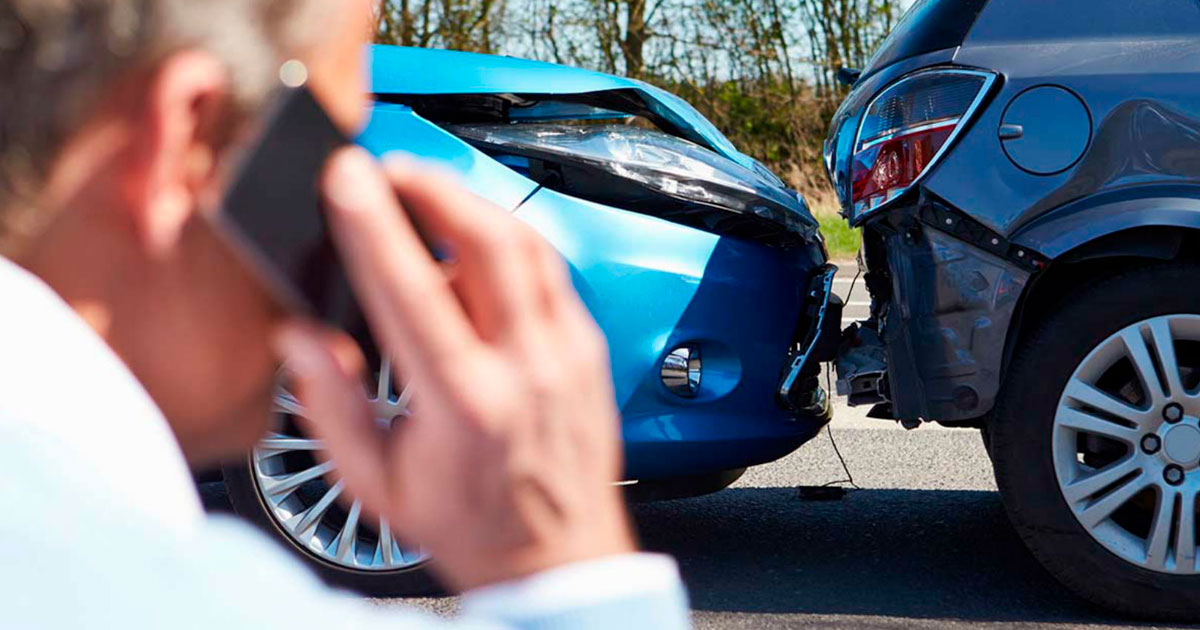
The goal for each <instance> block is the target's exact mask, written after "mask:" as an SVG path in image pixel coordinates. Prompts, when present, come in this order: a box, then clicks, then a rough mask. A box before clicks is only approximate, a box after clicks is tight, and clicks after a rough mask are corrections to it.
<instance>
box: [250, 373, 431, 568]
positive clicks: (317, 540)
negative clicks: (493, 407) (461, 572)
mask: <svg viewBox="0 0 1200 630" xmlns="http://www.w3.org/2000/svg"><path fill="white" fill-rule="evenodd" d="M391 367H392V366H391V362H390V361H387V360H384V361H382V362H381V364H380V368H379V371H378V372H377V373H376V374H375V378H373V379H372V383H371V385H373V387H372V391H371V393H370V394H369V396H368V398H369V401H370V404H371V409H372V411H373V412H374V415H375V418H376V419H377V421H378V422H379V423H380V424H382V425H386V426H390V424H391V423H392V422H394V421H396V420H397V419H400V418H403V417H406V416H408V414H409V408H408V407H409V391H408V388H407V387H405V388H403V389H402V390H401V391H399V392H397V391H395V389H396V388H395V386H394V384H393V378H392V373H391V372H392V370H391ZM273 413H274V416H275V418H274V423H275V424H274V429H273V430H272V431H271V432H270V433H269V434H268V435H267V437H265V438H264V439H263V440H262V441H261V442H259V444H258V446H257V447H256V448H255V449H254V451H253V453H252V455H251V468H252V469H253V477H254V482H255V486H256V488H257V490H258V494H259V496H260V498H261V499H262V502H263V505H264V506H265V507H266V508H267V512H268V514H269V515H270V517H271V519H272V520H273V521H274V523H275V525H276V526H277V527H278V528H279V530H280V531H281V532H283V534H284V535H285V536H287V537H288V538H289V539H290V540H291V541H292V542H293V543H294V544H296V545H297V546H298V547H300V548H301V549H304V550H305V551H306V552H308V553H309V554H311V555H313V556H315V557H316V558H318V559H319V560H321V561H323V562H326V563H329V564H332V565H334V566H337V567H339V568H342V569H349V570H354V571H367V572H394V571H406V570H409V569H414V568H416V567H418V566H420V565H422V564H424V562H425V561H426V560H427V559H428V556H427V555H426V554H425V553H424V552H422V551H420V550H413V549H406V548H404V547H403V546H401V545H400V544H399V543H398V542H397V541H396V540H395V538H394V537H393V536H392V532H391V529H390V528H389V527H388V524H387V521H386V520H384V519H379V520H378V521H377V522H376V521H375V520H374V519H371V521H372V522H368V521H367V519H366V517H365V515H364V514H363V513H362V503H361V502H360V501H358V500H351V501H347V500H346V497H343V494H344V493H345V492H346V488H345V484H344V482H343V481H341V480H337V479H336V476H337V465H336V463H335V462H333V461H332V460H328V459H326V458H324V457H322V452H323V450H324V447H323V445H322V444H321V441H320V440H316V439H312V438H310V437H308V436H306V435H305V434H304V432H303V431H302V430H301V429H300V427H299V425H298V423H297V420H298V419H300V418H303V417H304V413H305V411H304V406H303V405H301V404H300V402H299V401H298V400H297V399H296V397H295V396H294V395H292V393H291V392H290V391H289V390H288V388H287V386H286V383H284V382H283V381H282V380H281V382H280V385H279V386H278V389H277V391H276V395H275V404H274V410H273ZM331 479H332V480H333V481H332V482H331ZM339 499H342V500H341V501H339ZM347 505H348V507H347Z"/></svg>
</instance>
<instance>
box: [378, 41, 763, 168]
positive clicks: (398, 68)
mask: <svg viewBox="0 0 1200 630" xmlns="http://www.w3.org/2000/svg"><path fill="white" fill-rule="evenodd" d="M615 90H629V91H633V92H637V93H638V94H639V95H640V96H641V97H642V99H643V100H644V101H645V102H646V105H647V106H648V107H649V108H651V109H652V110H653V111H654V112H655V113H656V114H658V115H659V116H662V117H663V118H666V119H668V120H670V121H671V123H672V124H674V125H675V126H676V127H677V128H679V129H680V130H681V131H682V132H684V135H685V136H686V137H687V138H688V139H689V140H691V141H693V142H696V143H697V144H700V145H702V146H705V147H707V148H709V149H711V150H713V151H715V152H716V153H718V154H720V155H723V156H725V157H727V158H729V159H731V160H733V161H735V162H737V163H739V164H741V165H742V166H745V167H747V168H751V169H754V170H763V169H764V167H762V165H760V164H758V163H757V161H756V160H754V159H753V158H751V157H749V156H747V155H745V154H743V153H741V152H740V151H738V150H737V149H736V148H735V147H734V146H733V143H731V142H730V141H729V139H728V138H726V137H725V136H724V135H723V134H722V133H721V132H720V131H719V130H717V128H716V127H715V126H713V124H712V123H711V122H709V121H708V119H707V118H705V117H704V116H703V115H702V114H701V113H700V112H698V111H696V110H695V108H693V107H692V106H691V105H689V104H688V103H687V101H684V100H683V99H681V98H679V97H678V96H675V95H674V94H671V93H670V92H667V91H666V90H662V89H660V88H657V87H654V86H652V85H649V84H647V83H644V82H642V81H638V80H636V79H629V78H624V77H618V76H613V75H609V74H603V73H600V72H593V71H590V70H581V69H579V68H571V67H568V66H561V65H558V64H553V63H546V62H542V61H530V60H528V59H517V58H515V57H500V56H496V55H484V54H479V53H468V52H459V51H453V50H436V49H431V48H406V47H399V46H381V45H376V46H372V47H371V91H372V93H374V94H380V95H384V94H414V95H423V94H586V93H594V92H608V91H615Z"/></svg>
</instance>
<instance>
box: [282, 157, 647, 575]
mask: <svg viewBox="0 0 1200 630" xmlns="http://www.w3.org/2000/svg"><path fill="white" fill-rule="evenodd" d="M324 179H325V181H324V182H323V186H324V191H325V194H326V197H327V201H328V205H329V207H330V211H329V214H330V216H329V219H330V222H331V226H332V229H333V232H334V235H335V238H336V240H337V242H338V244H339V248H340V250H341V254H342V257H343V260H344V261H345V264H346V266H347V268H348V271H349V274H350V276H351V279H352V282H353V284H354V286H355V289H356V293H357V295H358V297H359V301H360V302H361V304H362V305H363V308H364V309H365V310H366V312H367V315H368V319H369V320H370V322H371V327H372V331H373V332H374V334H375V337H376V339H377V340H378V342H379V344H380V346H381V348H382V350H381V352H382V353H386V354H387V355H389V356H391V357H393V360H394V361H396V363H397V365H398V366H399V368H400V369H399V372H400V373H401V374H403V375H405V377H407V378H408V379H410V383H409V386H410V387H411V388H412V391H413V398H412V400H413V411H414V413H413V416H412V417H410V418H407V419H404V418H402V419H400V420H399V421H397V422H396V423H395V426H394V428H393V429H392V430H390V431H387V430H383V429H380V428H379V426H378V425H377V423H376V422H375V419H374V418H373V417H372V416H371V413H370V411H369V409H368V407H367V402H366V399H365V397H364V394H363V387H362V385H361V376H360V372H361V364H362V360H361V358H360V357H358V355H357V354H354V353H346V352H339V351H338V350H337V346H338V344H337V343H335V342H334V341H333V339H334V338H333V336H332V335H329V334H327V333H321V332H319V331H317V330H316V329H315V328H313V327H309V326H304V325H295V324H293V325H289V326H287V327H286V328H285V329H284V330H283V331H282V332H281V333H280V335H279V337H278V345H279V346H280V349H281V351H282V352H283V354H284V355H285V359H286V360H287V362H288V366H289V368H290V370H291V372H292V374H293V376H294V379H295V384H296V387H297V390H298V394H299V396H300V398H301V400H302V401H303V402H304V404H305V406H306V408H307V409H308V411H309V415H310V417H311V420H312V425H311V429H312V430H314V431H315V432H316V434H317V435H318V437H320V438H322V439H323V440H324V441H325V444H326V446H327V448H328V450H329V453H330V455H331V456H332V457H333V458H334V459H335V460H336V461H337V463H338V468H339V471H340V472H341V474H342V476H343V477H344V478H345V480H346V483H347V486H348V488H349V489H350V490H351V491H352V492H353V493H354V494H355V495H356V496H357V497H358V498H360V499H361V500H362V501H363V505H364V508H365V509H367V510H369V511H372V512H375V513H377V514H381V515H383V516H384V517H385V518H386V519H387V520H388V521H389V522H390V523H391V525H392V529H393V530H394V531H395V533H396V534H397V536H399V538H400V539H401V540H404V541H405V542H406V543H408V544H413V545H419V546H421V547H422V548H424V549H425V550H426V551H428V552H430V553H431V555H432V557H433V563H434V568H435V569H436V570H437V571H438V572H439V574H440V575H441V577H442V578H443V579H444V580H446V581H447V582H448V583H449V584H450V585H451V586H453V587H456V588H460V589H468V588H473V587H478V586H483V585H486V584H490V583H494V582H498V581H502V580H507V579H512V578H516V577H521V576H525V575H529V574H532V573H535V572H538V571H542V570H545V569H549V568H552V567H556V566H559V565H563V564H567V563H571V562H577V561H581V560H588V559H593V558H597V557H601V556H605V555H610V554H618V553H625V552H629V551H632V550H633V542H632V536H631V534H630V530H629V526H628V523H627V517H626V514H625V509H624V504H623V502H622V499H621V496H620V493H619V491H618V490H617V489H616V488H615V487H614V486H613V482H615V481H617V478H618V475H619V474H620V444H619V439H618V431H619V420H618V415H617V410H616V407H615V402H614V397H613V392H612V382H611V375H610V371H609V365H608V352H607V349H606V347H605V343H604V340H603V337H602V335H601V333H600V332H599V330H598V328H597V327H596V324H595V322H594V321H593V320H592V319H591V317H590V315H589V314H588V312H587V310H586V309H585V308H584V306H583V304H582V303H581V301H580V300H579V297H578V295H577V294H576V293H575V291H574V288H573V287H572V286H571V281H570V277H569V274H568V272H567V269H566V265H565V264H564V263H563V261H562V260H561V258H560V257H559V256H558V254H557V253H556V252H555V251H554V250H553V249H552V248H551V247H550V246H549V245H548V244H547V243H546V242H545V241H543V240H542V239H541V237H540V236H538V235H537V234H536V233H535V232H533V231H532V230H531V229H530V228H529V227H527V226H525V225H524V224H523V223H521V222H519V221H517V220H515V219H514V218H512V217H511V216H510V215H509V214H508V213H506V212H504V211H502V210H501V209H499V208H496V207H494V206H492V205H491V204H489V203H487V202H485V201H483V200H481V199H479V198H478V197H475V196H474V195H471V194H470V193H468V192H466V191H465V190H463V189H462V188H460V187H459V186H458V185H457V184H456V183H455V182H454V181H452V180H451V179H449V178H447V177H445V176H443V175H440V174H437V173H434V172H431V171H428V170H422V169H420V168H417V167H414V166H412V165H403V164H399V163H397V164H393V165H392V166H391V167H389V168H388V169H387V173H386V174H385V173H384V171H383V170H382V169H380V168H379V166H378V165H377V163H376V162H374V160H373V159H372V158H370V156H368V155H367V154H366V153H365V152H363V151H361V150H359V149H347V150H345V151H343V152H342V153H340V154H338V155H337V156H335V157H334V158H333V160H332V161H331V163H330V165H329V167H328V169H327V172H326V176H325V178H324ZM405 212H407V213H408V214H409V215H411V216H412V217H413V218H414V220H415V221H416V222H417V223H419V224H420V225H421V227H422V229H423V231H424V232H425V234H426V235H428V236H429V237H430V238H431V240H433V241H434V242H436V243H437V244H438V246H439V247H442V248H445V249H446V250H447V251H448V252H449V253H450V255H451V259H452V261H453V262H452V264H451V266H449V267H447V266H445V265H443V264H439V263H438V262H436V261H435V260H434V259H433V258H432V256H431V255H430V254H429V253H428V251H427V250H426V248H425V247H424V245H423V244H422V241H421V239H420V238H419V237H418V235H417V233H416V231H415V229H414V228H413V225H412V223H411V222H410V221H409V219H408V218H407V216H406V214H405ZM347 356H349V357H352V358H349V359H348V358H347ZM353 357H358V358H353Z"/></svg>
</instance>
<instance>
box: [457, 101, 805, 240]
mask: <svg viewBox="0 0 1200 630" xmlns="http://www.w3.org/2000/svg"><path fill="white" fill-rule="evenodd" d="M445 127H446V129H447V130H448V131H450V132H451V133H453V134H454V135H456V136H458V137H459V138H461V139H463V140H464V141H466V142H469V143H471V144H472V145H474V146H475V147H476V148H478V149H480V150H482V151H484V152H485V153H488V154H489V155H492V156H493V157H495V158H496V159H498V160H499V161H501V162H502V163H505V164H507V165H509V166H510V167H514V168H517V169H518V170H525V171H526V172H527V173H526V174H528V175H529V176H530V177H531V178H533V179H535V180H537V181H538V182H539V183H540V184H542V185H543V186H546V187H547V188H550V189H552V190H556V191H559V192H562V193H565V194H569V195H572V196H575V197H579V198H581V199H588V200H591V201H595V202H599V203H604V204H607V205H611V206H614V207H618V208H623V209H627V210H631V211H634V212H642V213H644V214H650V215H653V216H657V217H660V218H663V219H667V220H670V221H675V222H677V223H683V224H686V225H691V226H693V227H698V228H701V229H704V230H707V231H711V232H715V233H720V234H727V235H731V236H738V237H742V238H747V239H750V240H755V241H758V242H763V243H767V244H771V245H776V246H780V247H789V246H800V245H804V244H807V243H810V242H816V241H817V240H818V237H817V236H816V234H817V222H816V221H815V220H814V219H813V218H812V216H811V215H810V214H809V212H808V208H807V207H806V205H805V204H804V200H803V199H802V198H801V197H800V196H799V195H798V194H797V193H795V192H794V191H791V190H789V189H787V188H782V187H780V186H778V185H777V184H776V183H775V182H774V181H772V180H771V179H770V178H768V177H766V176H764V175H763V174H761V173H758V172H756V171H754V170H751V169H748V168H746V167H744V166H742V165H740V164H737V163H735V162H733V161H732V160H729V159H727V158H725V157H722V156H721V155H718V154H716V153H714V152H712V151H710V150H709V149H707V148H705V147H702V146H699V145H697V144H694V143H692V142H689V141H688V140H685V139H683V138H678V137H675V136H673V135H670V134H667V133H664V132H661V131H656V130H652V129H644V128H640V127H635V126H630V125H620V124H588V125H578V124H576V125H568V124H553V123H525V124H504V123H500V124H496V123H485V124H452V125H446V126H445ZM514 156H515V157H517V158H524V159H525V160H526V161H527V162H526V165H521V164H517V163H515V162H514V160H513V158H514ZM522 166H524V169H522Z"/></svg>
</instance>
